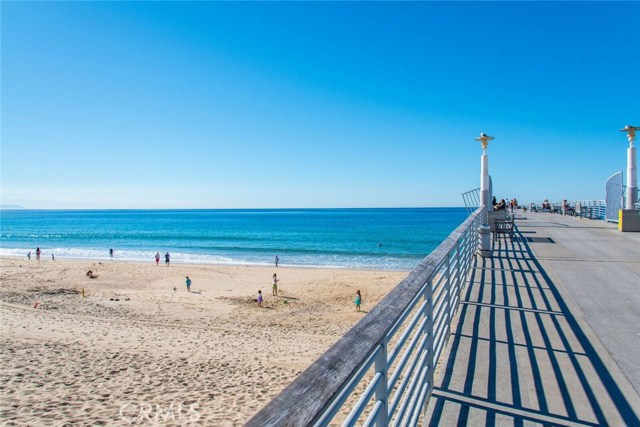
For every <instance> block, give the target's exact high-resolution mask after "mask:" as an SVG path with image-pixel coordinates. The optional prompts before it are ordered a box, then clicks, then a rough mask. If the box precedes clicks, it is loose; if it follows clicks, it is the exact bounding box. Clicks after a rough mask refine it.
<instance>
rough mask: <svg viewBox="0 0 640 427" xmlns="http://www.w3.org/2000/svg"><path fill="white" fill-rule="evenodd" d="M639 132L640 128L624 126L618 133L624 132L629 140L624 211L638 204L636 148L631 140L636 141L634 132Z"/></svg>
mask: <svg viewBox="0 0 640 427" xmlns="http://www.w3.org/2000/svg"><path fill="white" fill-rule="evenodd" d="M637 130H640V126H631V125H626V126H625V127H624V128H623V129H620V132H626V133H627V138H628V139H629V148H627V201H626V203H625V206H624V207H625V209H633V206H634V204H635V203H637V202H638V172H637V169H636V147H634V146H633V140H634V139H636V131H637Z"/></svg>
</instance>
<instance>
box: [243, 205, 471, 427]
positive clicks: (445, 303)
mask: <svg viewBox="0 0 640 427" xmlns="http://www.w3.org/2000/svg"><path fill="white" fill-rule="evenodd" d="M481 212H482V207H481V208H478V209H477V210H476V211H475V212H473V213H472V214H471V215H470V216H469V218H468V219H467V220H466V221H465V222H464V223H462V224H461V225H460V226H459V227H458V228H457V229H456V230H455V231H453V232H452V233H451V234H450V235H449V236H448V237H447V238H446V239H445V240H444V241H443V242H442V243H441V244H440V246H438V247H437V248H436V249H435V250H434V251H433V252H431V254H429V256H427V257H426V258H425V259H423V260H422V262H420V264H419V265H418V266H417V267H416V268H415V269H414V270H413V271H412V272H411V273H409V275H408V276H407V277H406V278H405V279H404V280H403V281H401V282H400V283H399V284H398V285H397V286H396V287H395V288H394V289H393V290H392V291H391V292H389V294H387V296H386V297H385V298H384V299H383V300H382V301H381V302H380V303H379V304H378V305H376V306H375V307H374V308H373V309H372V310H371V311H370V312H369V313H368V314H367V315H365V316H364V317H363V318H362V319H361V320H360V321H359V322H358V323H357V324H356V325H355V326H354V327H353V328H351V329H350V330H349V331H348V332H347V333H346V334H345V335H344V336H343V337H342V338H341V339H340V340H339V341H338V342H336V343H335V344H334V345H333V346H332V347H331V348H329V350H327V351H326V352H325V353H324V354H323V355H321V356H320V357H319V358H318V359H317V360H316V361H315V362H314V363H313V364H312V365H311V366H309V368H307V369H306V370H305V371H304V372H303V373H302V374H300V376H298V378H296V379H295V380H294V381H293V382H292V383H291V384H290V385H289V386H288V387H287V388H285V389H284V390H283V391H282V392H281V393H280V394H279V395H278V396H276V397H275V398H274V399H273V400H272V401H271V402H269V403H268V404H267V405H266V406H265V407H264V408H263V409H261V410H260V411H259V412H258V413H257V414H256V415H255V416H253V418H251V419H250V420H249V421H248V422H247V423H246V426H247V427H258V426H260V427H262V426H300V427H302V426H316V427H324V426H328V425H334V424H335V423H336V422H337V420H335V418H336V415H337V414H341V415H343V413H344V416H345V417H346V418H345V419H344V423H343V424H342V425H344V426H352V425H355V424H356V423H357V422H358V421H359V420H360V418H361V417H363V416H366V417H367V418H366V421H364V424H363V425H375V426H377V427H380V426H385V427H386V426H390V425H392V426H415V425H417V423H418V421H419V418H420V414H421V413H423V409H424V406H425V405H426V403H427V402H428V400H429V398H430V396H431V392H432V391H433V381H434V380H433V377H434V370H435V366H436V364H437V363H438V359H439V357H440V356H441V354H442V352H443V350H444V346H445V343H446V341H447V340H448V338H449V335H450V328H451V321H452V319H453V317H454V315H455V312H456V310H457V305H458V301H459V300H460V293H461V291H462V288H463V287H464V286H465V284H466V280H467V274H468V272H469V269H470V267H471V258H472V257H473V256H474V254H475V252H476V251H477V248H478V242H479V239H478V232H479V227H480V225H481V219H482V215H481ZM434 282H435V283H439V285H438V288H437V291H436V290H435V287H434ZM434 297H436V298H437V300H438V301H437V303H436V302H435V298H434ZM356 390H357V391H356ZM354 391H355V392H354ZM390 403H391V405H390ZM346 413H348V415H347V414H346Z"/></svg>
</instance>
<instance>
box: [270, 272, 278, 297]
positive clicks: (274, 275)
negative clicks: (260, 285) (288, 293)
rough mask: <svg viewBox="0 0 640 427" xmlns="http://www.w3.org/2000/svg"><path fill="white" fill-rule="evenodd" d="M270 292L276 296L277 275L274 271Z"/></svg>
mask: <svg viewBox="0 0 640 427" xmlns="http://www.w3.org/2000/svg"><path fill="white" fill-rule="evenodd" d="M271 293H272V294H273V296H274V297H277V296H278V276H276V273H273V285H272V287H271Z"/></svg>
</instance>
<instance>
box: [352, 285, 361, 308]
mask: <svg viewBox="0 0 640 427" xmlns="http://www.w3.org/2000/svg"><path fill="white" fill-rule="evenodd" d="M353 303H354V304H355V305H356V311H360V304H362V295H361V294H360V289H358V290H357V291H356V299H355V300H354V301H353Z"/></svg>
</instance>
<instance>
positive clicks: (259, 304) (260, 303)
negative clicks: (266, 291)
mask: <svg viewBox="0 0 640 427" xmlns="http://www.w3.org/2000/svg"><path fill="white" fill-rule="evenodd" d="M258 307H262V291H261V290H260V291H258Z"/></svg>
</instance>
